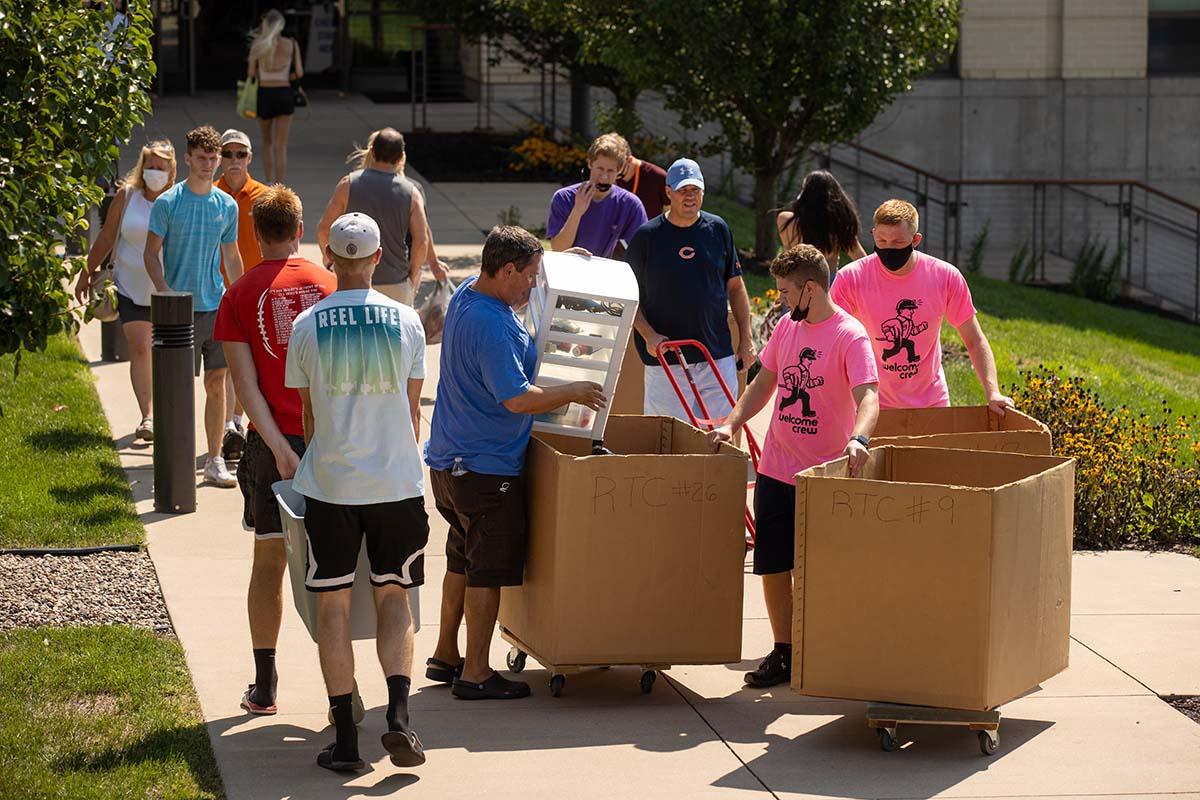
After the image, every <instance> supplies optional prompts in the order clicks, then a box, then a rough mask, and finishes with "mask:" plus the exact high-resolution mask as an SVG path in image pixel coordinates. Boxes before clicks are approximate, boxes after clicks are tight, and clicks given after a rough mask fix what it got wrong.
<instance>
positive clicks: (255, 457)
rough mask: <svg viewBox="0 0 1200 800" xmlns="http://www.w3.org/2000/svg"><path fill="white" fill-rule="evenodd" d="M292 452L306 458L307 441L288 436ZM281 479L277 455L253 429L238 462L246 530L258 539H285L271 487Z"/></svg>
mask: <svg viewBox="0 0 1200 800" xmlns="http://www.w3.org/2000/svg"><path fill="white" fill-rule="evenodd" d="M287 440H288V444H290V445H291V446H292V452H294V453H295V454H296V455H298V456H303V455H304V437H303V436H288V437H287ZM279 480H282V478H280V477H279V468H278V467H276V466H275V454H274V453H272V452H271V448H270V447H268V446H267V443H266V440H264V439H263V438H262V437H261V436H259V435H258V431H256V430H253V429H251V430H250V431H248V432H247V433H246V447H245V448H244V449H243V450H242V459H241V461H239V462H238V468H237V481H238V488H240V489H241V490H242V526H243V527H245V528H246V529H247V530H252V531H254V538H255V539H280V538H283V535H284V532H283V521H282V520H281V519H280V518H279V502H278V501H277V500H276V499H275V491H274V489H272V488H271V487H272V486H273V485H274V484H275V482H276V481H279Z"/></svg>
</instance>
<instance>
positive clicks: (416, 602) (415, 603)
mask: <svg viewBox="0 0 1200 800" xmlns="http://www.w3.org/2000/svg"><path fill="white" fill-rule="evenodd" d="M271 489H272V490H273V491H274V492H275V499H276V501H278V503H279V518H280V519H281V520H282V521H283V531H284V534H285V538H284V544H285V546H286V547H287V560H288V575H289V576H290V578H291V583H292V600H293V602H294V603H295V605H296V612H297V613H298V614H299V615H300V619H301V620H303V622H304V627H306V628H308V635H309V636H311V637H312V640H313V641H314V642H315V641H316V640H317V595H316V594H315V593H313V592H310V591H308V589H306V588H305V587H304V572H305V570H306V569H307V568H308V535H307V534H306V533H305V530H304V495H302V494H300V493H299V492H297V491H296V490H294V489H293V488H292V482H291V481H276V482H275V483H273V484H272V485H271ZM408 605H409V608H410V609H411V610H412V618H413V631H414V632H415V631H418V630H420V629H421V587H419V586H415V587H413V588H412V589H409V590H408ZM350 638H351V639H374V638H375V596H374V587H372V586H371V565H370V563H369V562H368V561H367V543H366V541H365V540H364V541H363V544H362V546H361V547H360V548H359V551H358V566H357V567H356V568H355V570H354V587H353V588H352V589H351V590H350Z"/></svg>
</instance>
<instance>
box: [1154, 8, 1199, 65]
mask: <svg viewBox="0 0 1200 800" xmlns="http://www.w3.org/2000/svg"><path fill="white" fill-rule="evenodd" d="M1149 22H1150V24H1149V29H1150V41H1149V46H1148V47H1147V62H1148V63H1147V65H1146V66H1147V71H1148V72H1149V73H1150V74H1151V75H1200V0H1150V20H1149Z"/></svg>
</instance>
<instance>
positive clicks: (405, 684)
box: [387, 675, 412, 731]
mask: <svg viewBox="0 0 1200 800" xmlns="http://www.w3.org/2000/svg"><path fill="white" fill-rule="evenodd" d="M411 686H412V680H411V679H409V677H408V676H407V675H389V676H388V679H387V687H388V710H387V726H388V730H389V731H407V730H408V690H409V688H411Z"/></svg>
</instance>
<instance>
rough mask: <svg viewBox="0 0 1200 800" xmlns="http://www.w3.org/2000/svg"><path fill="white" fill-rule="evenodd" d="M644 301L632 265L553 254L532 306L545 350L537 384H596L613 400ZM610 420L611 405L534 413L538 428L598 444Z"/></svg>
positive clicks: (531, 324) (533, 327) (528, 319)
mask: <svg viewBox="0 0 1200 800" xmlns="http://www.w3.org/2000/svg"><path fill="white" fill-rule="evenodd" d="M637 304H638V284H637V279H636V278H635V277H634V275H633V270H631V269H630V268H629V265H628V264H626V263H625V262H623V261H614V260H612V259H609V258H599V257H596V256H593V257H591V258H588V257H586V256H581V255H575V254H574V253H546V254H545V256H544V257H543V261H542V271H541V273H540V274H539V275H538V281H537V285H536V286H535V287H534V289H533V292H532V293H531V294H530V297H529V305H528V306H527V307H526V309H525V325H526V327H528V329H529V331H530V333H531V334H533V337H534V341H535V343H536V346H537V351H538V359H537V368H536V371H535V373H534V376H535V377H534V383H535V384H537V385H538V386H543V387H548V386H554V385H559V384H563V383H570V382H572V381H592V382H593V383H598V384H600V385H601V386H603V387H604V395H605V397H607V398H609V402H610V403H611V402H612V397H613V393H614V392H615V391H616V388H617V379H618V377H620V372H621V360H622V358H623V357H624V355H625V348H626V346H627V345H628V343H629V335H630V333H631V332H632V331H633V318H634V314H636V313H637ZM607 421H608V408H607V407H605V408H602V409H600V410H599V411H593V410H592V409H590V408H588V407H586V406H582V405H579V404H577V403H570V404H568V405H566V406H563V407H562V408H557V409H555V410H553V411H550V412H547V413H545V414H539V415H537V416H536V417H534V423H533V428H534V430H536V431H542V432H544V433H558V434H565V435H567V436H578V437H580V438H586V439H590V440H592V441H593V442H596V443H599V442H602V441H603V439H604V426H605V423H606V422H607Z"/></svg>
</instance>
